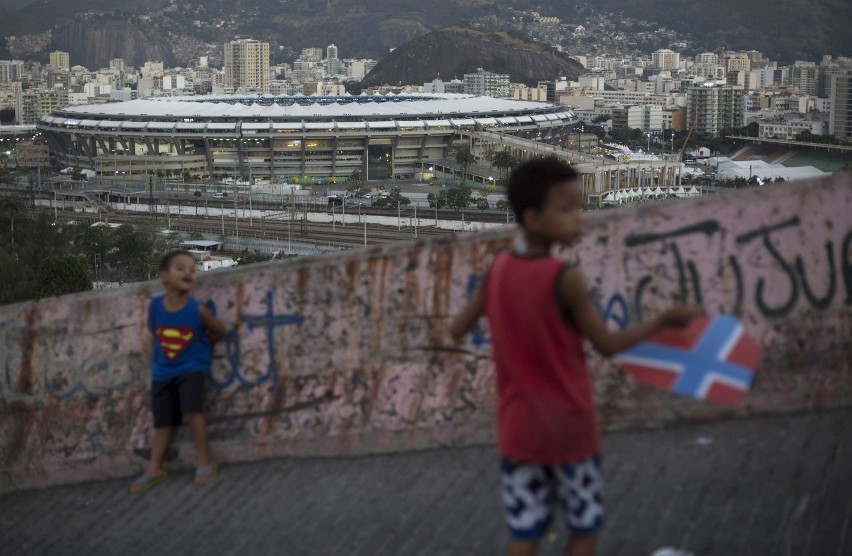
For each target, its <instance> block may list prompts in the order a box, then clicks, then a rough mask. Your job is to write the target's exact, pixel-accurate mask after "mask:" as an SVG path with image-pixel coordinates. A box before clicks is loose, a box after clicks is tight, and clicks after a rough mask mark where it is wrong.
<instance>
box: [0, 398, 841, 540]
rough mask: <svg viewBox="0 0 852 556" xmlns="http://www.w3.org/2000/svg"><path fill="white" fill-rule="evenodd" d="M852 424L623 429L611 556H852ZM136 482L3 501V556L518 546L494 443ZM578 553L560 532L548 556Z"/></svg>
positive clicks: (778, 420) (617, 445)
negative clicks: (201, 480)
mask: <svg viewBox="0 0 852 556" xmlns="http://www.w3.org/2000/svg"><path fill="white" fill-rule="evenodd" d="M850 423H852V408H847V409H836V410H825V411H819V412H811V413H794V414H785V415H779V416H768V417H754V418H749V419H741V420H726V421H716V422H712V423H705V424H697V425H683V426H675V427H671V428H665V429H654V430H640V431H632V432H616V433H609V434H607V435H606V436H605V438H604V452H603V453H604V473H605V480H606V483H605V484H606V490H605V503H606V505H607V511H608V516H607V524H606V526H605V528H604V530H603V533H602V536H601V542H600V545H599V554H601V555H613V556H615V555H619V556H633V555H649V554H651V553H652V552H653V551H654V550H655V549H658V548H662V547H680V548H682V549H685V550H688V551H689V552H691V553H693V554H695V555H696V556H699V555H700V556H705V555H716V554H718V555H762V554H766V555H808V554H813V555H819V556H823V555H826V556H828V555H831V556H835V555H836V556H844V555H849V554H852V425H850ZM143 464H144V461H143V460H141V459H140V460H139V468H140V469H141V468H142V465H143ZM129 486H130V480H129V479H121V480H107V481H100V482H90V483H85V484H78V485H71V486H57V487H51V488H45V489H41V490H29V491H21V492H14V493H9V494H5V495H3V496H2V497H0V537H2V547H3V550H2V552H3V553H4V554H9V555H17V554H32V555H39V554H49V555H62V554H92V555H111V554H122V555H126V554H130V555H135V554H157V555H161V554H199V555H200V554H222V555H228V554H235V555H236V554H240V555H242V554H283V555H338V554H340V555H348V554H352V555H364V556H380V555H405V556H407V555H412V556H413V555H424V556H425V555H429V556H433V555H440V554H453V555H456V554H458V555H479V554H483V555H491V554H501V553H503V551H504V546H505V541H506V532H505V529H504V525H503V520H502V506H501V501H500V495H499V493H500V486H499V467H498V463H497V456H496V454H495V449H494V446H493V445H485V446H474V447H463V448H440V449H432V450H427V451H416V452H406V453H398V454H391V455H380V456H362V457H340V458H328V459H320V458H284V459H275V460H266V461H259V462H254V463H242V464H231V465H226V466H223V468H222V470H221V474H220V478H219V479H218V480H217V482H215V483H214V484H212V485H210V486H207V487H197V486H196V485H194V484H193V483H192V481H191V471H190V470H189V469H186V468H185V467H184V468H182V469H181V468H173V473H172V476H171V479H170V480H169V481H168V482H166V483H164V484H162V485H160V486H157V487H155V488H154V489H153V490H151V491H149V492H148V493H146V494H143V495H141V496H133V495H131V494H130V493H129ZM559 515H560V517H561V514H559ZM557 523H558V521H557ZM564 542H565V532H564V528H563V527H562V526H561V523H560V524H559V526H556V527H554V528H553V529H552V532H551V534H550V535H549V536H548V537H547V538H546V540H545V542H544V543H543V546H542V550H540V554H543V555H553V554H561V553H562V549H563V546H564Z"/></svg>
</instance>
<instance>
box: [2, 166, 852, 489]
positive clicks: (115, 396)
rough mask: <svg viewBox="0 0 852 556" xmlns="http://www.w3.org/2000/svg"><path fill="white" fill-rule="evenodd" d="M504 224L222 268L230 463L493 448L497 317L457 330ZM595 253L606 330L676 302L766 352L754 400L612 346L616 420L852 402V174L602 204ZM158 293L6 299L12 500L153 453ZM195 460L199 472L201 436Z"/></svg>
mask: <svg viewBox="0 0 852 556" xmlns="http://www.w3.org/2000/svg"><path fill="white" fill-rule="evenodd" d="M510 240H511V234H510V232H507V231H498V232H487V233H478V234H471V235H466V236H464V237H462V238H460V239H458V240H457V241H454V242H450V241H447V242H434V243H416V244H412V243H401V244H399V245H395V246H389V247H385V248H374V249H366V250H360V251H351V252H347V253H344V254H341V255H334V256H322V257H317V258H303V259H297V260H294V261H287V262H277V263H269V264H265V265H259V266H252V267H248V268H244V269H234V270H228V271H220V272H217V273H213V274H210V275H205V276H204V277H203V278H202V280H201V284H200V287H199V290H198V292H197V295H198V297H199V298H201V299H203V300H206V301H207V302H208V303H209V306H210V307H211V308H213V309H215V311H216V313H217V314H218V315H219V316H220V317H222V318H223V319H224V320H225V322H226V323H230V324H232V325H234V324H235V325H236V327H235V328H233V329H232V331H231V332H230V333H229V337H228V339H227V341H226V342H225V343H224V344H222V345H219V346H217V347H216V349H215V363H214V368H213V371H212V376H211V379H210V395H209V413H208V414H209V418H210V431H211V437H212V446H213V452H214V454H215V456H216V458H217V459H219V460H220V461H236V460H246V459H252V458H263V457H267V456H290V455H308V454H323V455H334V454H355V453H369V452H377V451H389V450H408V449H414V448H422V447H429V446H436V445H443V444H453V443H472V442H481V441H489V440H491V439H492V437H493V435H492V429H493V417H494V411H493V402H494V382H493V377H492V370H491V363H490V359H489V351H490V350H489V335H488V331H487V329H486V328H485V327H484V326H483V328H481V329H480V330H477V332H476V333H475V334H473V335H472V336H471V337H470V338H469V339H468V340H467V342H466V343H465V344H464V345H461V346H455V345H453V344H452V343H451V342H450V341H449V340H448V339H447V333H446V328H447V323H448V320H449V318H450V317H451V315H453V314H454V313H455V312H456V311H457V310H458V308H459V307H460V305H461V303H462V301H463V300H464V298H465V297H466V296H467V295H468V294H469V292H470V291H471V289H472V288H473V286H474V285H475V283H476V282H477V280H478V278H479V277H480V276H482V273H483V272H484V271H485V270H486V269H487V267H488V264H489V262H490V261H491V259H492V257H493V256H494V254H495V253H496V252H498V251H499V250H501V249H503V248H505V247H506V246H507V245H509V243H510ZM562 254H563V255H564V256H565V257H566V258H568V257H575V256H576V257H579V259H580V261H581V263H582V265H583V267H584V270H585V272H586V275H587V278H588V281H589V286H590V288H591V289H592V293H593V296H594V297H595V299H596V300H597V302H598V303H599V305H600V308H601V311H602V312H603V313H604V315H605V318H606V320H607V322H608V323H609V324H610V325H611V326H615V327H619V326H625V325H626V324H627V323H629V322H633V321H637V320H641V319H642V318H643V317H647V316H648V315H650V314H653V313H654V312H656V311H658V310H659V309H660V308H661V307H663V306H665V305H667V304H668V303H670V302H671V300H672V299H683V300H686V301H688V302H697V303H701V304H703V305H704V306H705V307H706V308H707V310H708V311H710V312H733V313H737V314H739V315H740V316H741V317H742V319H743V321H744V323H745V325H746V328H747V331H748V332H749V333H750V334H751V335H752V336H753V337H755V339H756V340H758V342H759V343H760V344H761V345H762V346H763V347H764V349H765V357H764V360H763V362H762V364H761V367H760V369H759V372H758V375H757V377H756V379H755V383H754V385H753V389H752V392H751V394H750V395H749V396H748V401H747V402H746V403H745V404H744V406H743V407H742V408H740V409H737V410H727V409H721V408H718V407H714V406H709V405H706V404H702V403H699V402H695V401H691V400H686V399H681V398H675V397H673V396H671V395H668V394H666V393H661V392H656V391H652V390H650V389H648V388H645V387H642V386H637V385H636V384H634V383H633V382H632V381H631V380H630V379H629V378H627V377H626V376H625V375H624V373H622V372H621V371H619V370H618V369H617V368H615V367H614V366H613V365H612V364H610V363H608V362H605V361H603V360H601V359H599V358H597V357H593V358H592V360H591V364H590V368H591V369H592V372H593V373H594V376H595V389H596V394H597V399H598V401H599V406H600V410H601V416H602V420H603V423H604V425H605V426H607V427H609V428H623V427H637V426H651V425H659V424H665V423H671V422H673V421H678V420H682V419H707V418H717V417H723V416H732V415H749V414H755V413H766V412H778V411H790V410H798V409H806V408H819V407H830V406H840V405H849V404H850V403H852V345H851V344H850V338H852V183H851V182H850V176H849V175H848V174H847V175H845V176H835V177H834V178H833V179H832V180H829V181H823V182H812V183H804V184H798V185H780V186H767V187H764V188H759V189H751V190H748V191H743V192H738V193H731V194H722V195H716V196H709V197H706V198H701V199H693V200H678V201H667V202H661V203H658V204H649V205H645V206H642V207H636V208H629V209H623V210H607V211H600V212H596V213H594V214H592V215H590V216H589V218H588V234H587V235H586V237H585V238H584V240H583V241H582V243H581V244H580V245H579V246H578V247H577V248H576V249H575V251H574V252H564V253H562ZM158 289H159V285H158V284H157V283H154V282H152V283H147V284H140V285H136V286H131V287H123V288H120V289H114V290H111V291H108V292H97V293H90V294H81V295H76V296H68V297H63V298H56V299H47V300H44V301H41V302H38V303H28V304H21V305H16V306H10V307H5V308H2V309H0V491H3V490H10V489H17V488H25V487H30V486H37V485H45V484H55V483H64V482H72V481H81V480H88V479H93V478H101V477H112V476H126V475H130V474H133V473H135V472H137V471H138V470H139V469H141V465H142V464H143V463H144V459H142V458H141V457H140V456H139V455H137V454H138V453H143V452H144V450H145V448H146V447H147V446H148V444H149V438H150V433H151V416H150V413H149V410H148V393H147V392H148V384H149V371H148V359H149V355H150V342H151V340H150V337H149V334H148V332H147V330H146V328H145V315H146V307H147V303H148V298H149V296H150V295H152V294H153V293H156V292H157V291H158ZM177 446H178V448H179V459H180V460H181V461H183V462H187V463H191V462H192V456H193V453H192V446H191V442H190V441H189V438H188V435H187V434H186V432H185V431H184V432H182V433H181V434H180V435H179V436H178V439H177Z"/></svg>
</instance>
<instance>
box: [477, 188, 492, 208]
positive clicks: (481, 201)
mask: <svg viewBox="0 0 852 556" xmlns="http://www.w3.org/2000/svg"><path fill="white" fill-rule="evenodd" d="M476 208H478V209H479V210H480V211H486V210H488V209H490V208H491V205H490V204H489V203H488V194H487V193H485V192H484V191H480V192H479V195H478V196H477V198H476Z"/></svg>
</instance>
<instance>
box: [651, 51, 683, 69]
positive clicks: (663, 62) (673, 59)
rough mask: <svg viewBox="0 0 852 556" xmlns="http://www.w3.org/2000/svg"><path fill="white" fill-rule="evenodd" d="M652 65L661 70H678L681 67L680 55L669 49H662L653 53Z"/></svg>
mask: <svg viewBox="0 0 852 556" xmlns="http://www.w3.org/2000/svg"><path fill="white" fill-rule="evenodd" d="M651 65H652V66H654V67H655V68H660V69H677V68H678V67H680V53H679V52H674V51H672V50H669V49H667V48H661V49H660V50H655V51H654V52H653V53H651Z"/></svg>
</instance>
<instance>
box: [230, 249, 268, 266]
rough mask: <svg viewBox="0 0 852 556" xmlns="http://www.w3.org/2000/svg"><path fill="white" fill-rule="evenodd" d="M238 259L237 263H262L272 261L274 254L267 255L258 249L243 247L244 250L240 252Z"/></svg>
mask: <svg viewBox="0 0 852 556" xmlns="http://www.w3.org/2000/svg"><path fill="white" fill-rule="evenodd" d="M236 260H237V265H246V264H253V263H262V262H266V261H271V260H272V255H267V254H266V253H261V252H260V251H257V250H254V251H249V250H248V249H243V251H242V252H241V253H240V254H239V256H238V257H237V259H236Z"/></svg>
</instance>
